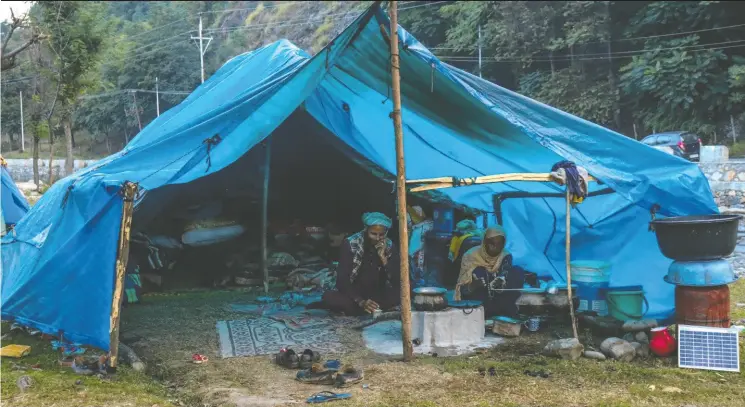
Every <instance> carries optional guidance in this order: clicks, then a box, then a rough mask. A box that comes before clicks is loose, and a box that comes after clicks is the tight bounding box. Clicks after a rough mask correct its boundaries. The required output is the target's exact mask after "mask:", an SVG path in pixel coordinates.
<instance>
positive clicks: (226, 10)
mask: <svg viewBox="0 0 745 407" xmlns="http://www.w3.org/2000/svg"><path fill="white" fill-rule="evenodd" d="M298 3H305V2H303V1H283V2H282V4H270V5H268V6H264V5H261V6H256V7H246V8H229V9H225V10H208V11H200V12H198V13H197V14H218V13H232V12H233V11H244V10H251V11H254V10H257V9H259V8H260V9H261V10H264V9H272V8H277V7H280V6H283V5H291V4H298Z"/></svg>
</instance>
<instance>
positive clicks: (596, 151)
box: [2, 4, 717, 348]
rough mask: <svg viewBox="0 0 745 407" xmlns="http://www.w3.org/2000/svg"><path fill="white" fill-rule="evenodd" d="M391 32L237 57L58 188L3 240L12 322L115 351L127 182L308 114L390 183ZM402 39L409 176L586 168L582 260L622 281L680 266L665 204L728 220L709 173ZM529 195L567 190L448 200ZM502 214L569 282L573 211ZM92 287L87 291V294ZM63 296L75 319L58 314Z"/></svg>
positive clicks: (529, 262) (236, 146) (474, 202)
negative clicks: (673, 260) (666, 252)
mask: <svg viewBox="0 0 745 407" xmlns="http://www.w3.org/2000/svg"><path fill="white" fill-rule="evenodd" d="M389 25H390V24H389V21H388V19H387V16H386V15H385V14H384V13H383V12H382V10H381V9H380V8H379V6H378V5H377V4H376V5H373V6H372V7H371V8H369V9H368V10H367V11H366V12H364V13H363V14H362V15H361V16H360V17H359V18H357V19H356V20H355V21H354V22H353V23H352V24H350V26H349V27H347V28H346V29H345V30H344V31H343V32H342V33H341V34H340V35H339V36H338V37H336V38H335V39H334V40H333V41H332V42H331V43H330V44H329V45H328V46H326V47H325V48H324V49H323V50H322V51H321V52H319V53H318V54H317V55H315V56H313V57H310V56H309V55H307V54H306V53H305V52H303V51H302V50H300V49H298V48H297V47H296V46H294V45H293V44H291V43H290V42H288V41H285V40H283V41H278V42H275V43H273V44H269V45H267V46H265V47H262V48H260V49H258V50H255V51H253V52H249V53H245V54H242V55H238V56H236V57H234V58H233V59H231V60H230V61H228V62H227V63H225V65H224V66H223V67H222V68H220V69H219V70H218V71H217V72H216V73H215V74H214V75H213V76H212V77H211V78H209V80H207V81H206V82H205V83H203V84H202V85H201V86H199V87H198V88H197V89H196V90H195V91H194V92H193V93H192V94H191V95H190V96H189V97H187V98H186V99H185V100H184V101H183V102H182V103H181V104H180V105H178V106H176V107H174V108H172V109H170V110H169V111H167V112H165V113H164V114H162V115H161V116H160V117H158V118H157V119H156V120H154V121H153V122H152V123H150V124H149V125H148V126H147V127H146V128H145V129H143V130H142V132H141V133H140V134H139V135H137V137H135V138H134V139H133V140H132V141H131V142H130V143H129V144H128V145H127V146H126V147H125V148H124V149H123V150H122V151H120V152H118V153H116V154H114V155H112V156H110V157H107V158H105V159H103V160H101V161H99V162H98V163H97V164H95V165H93V166H91V167H89V168H87V169H86V170H84V171H81V172H78V173H76V174H73V175H72V176H70V177H67V178H65V179H63V180H60V181H59V182H57V183H56V184H55V185H53V186H52V188H50V189H49V191H47V193H46V194H45V195H44V196H43V197H42V199H41V200H40V201H39V203H37V205H36V206H34V208H32V210H31V211H30V212H29V213H28V214H27V216H26V217H24V218H23V219H22V220H21V222H20V223H19V224H18V226H17V227H16V230H15V232H14V234H13V235H12V236H11V235H9V236H6V238H5V239H4V240H3V248H2V250H3V253H2V254H3V259H2V261H3V269H4V270H6V271H7V270H10V272H5V273H4V274H3V276H2V291H3V298H2V310H3V311H2V312H3V316H4V317H5V316H7V317H12V318H16V319H18V320H19V321H22V322H25V323H27V324H29V325H33V326H36V327H38V328H40V329H42V330H45V331H50V332H56V331H57V330H59V329H64V330H65V331H66V336H67V337H68V338H70V339H72V340H78V341H80V342H85V343H90V344H93V345H97V346H100V347H102V348H107V347H108V324H109V319H108V318H109V317H108V314H109V312H108V311H109V310H110V309H111V293H112V291H113V268H114V264H115V258H116V246H117V244H116V243H117V241H118V227H119V224H120V216H121V207H122V204H121V197H120V196H119V195H118V193H119V190H120V188H121V185H122V183H123V182H125V181H132V182H137V183H138V184H139V185H140V188H141V194H140V196H139V197H138V203H140V202H143V201H142V200H143V199H147V196H148V191H153V190H156V189H158V188H161V187H164V186H167V185H178V184H185V183H189V182H191V181H194V180H196V179H199V178H202V177H205V176H207V175H210V174H214V173H217V172H219V171H220V170H222V169H224V168H226V167H228V166H229V165H231V164H232V163H234V162H236V161H237V160H238V159H239V158H241V157H243V156H244V155H245V154H246V153H247V152H248V151H249V150H250V149H251V148H252V147H253V146H255V145H256V144H257V143H259V142H260V141H262V140H263V139H264V138H266V137H267V136H269V135H270V134H271V133H272V132H273V131H274V130H275V129H276V128H277V127H278V126H279V125H280V124H281V123H282V122H283V121H284V120H285V119H287V118H288V117H289V116H290V114H291V113H292V112H293V111H295V110H296V109H298V108H303V109H305V110H306V111H307V112H308V113H309V114H310V115H311V116H312V117H313V118H315V120H317V121H318V122H319V123H320V124H321V125H323V126H324V127H326V128H327V129H328V130H329V131H330V132H331V133H333V134H334V135H335V136H336V137H337V138H338V140H339V141H340V142H341V143H340V145H341V148H343V149H345V150H346V152H348V153H349V155H350V156H351V157H353V158H356V159H357V160H359V161H360V162H362V163H365V164H366V165H369V166H370V167H371V168H375V169H378V171H380V172H379V175H380V176H381V177H390V176H391V174H393V173H394V172H395V153H394V151H395V149H394V135H393V127H392V125H391V121H390V118H389V113H390V112H391V110H392V103H391V100H390V97H389V95H390V91H389V82H390V67H389V47H388V43H387V39H386V38H387V32H385V30H386V27H389ZM381 28H383V29H382V30H381ZM398 30H399V36H400V41H401V61H400V64H401V65H400V68H401V80H402V89H401V92H402V99H403V112H402V116H403V124H404V136H405V155H406V159H407V160H406V171H407V178H409V179H414V178H429V177H439V176H457V177H475V176H480V175H491V174H499V173H510V172H547V171H548V170H550V168H551V166H552V165H553V164H554V163H556V162H558V161H560V160H563V159H567V160H571V161H574V162H575V163H577V164H578V165H581V166H584V167H585V168H587V169H588V171H589V172H590V173H591V174H592V175H594V176H595V177H597V178H598V179H600V180H602V182H603V183H604V184H606V185H607V186H609V187H611V188H612V189H613V190H614V191H615V192H616V193H615V194H612V195H610V196H604V197H597V198H591V199H588V202H587V203H585V204H583V205H582V207H581V209H580V210H578V211H579V213H580V215H581V216H579V217H573V224H572V225H573V228H572V234H573V241H572V244H573V245H572V247H573V249H574V251H573V254H576V255H577V256H581V257H577V258H596V259H603V260H608V261H612V262H614V267H615V268H616V271H615V272H614V276H616V277H614V278H615V279H616V282H617V283H624V282H627V281H630V282H629V283H637V284H638V281H639V278H640V277H641V278H642V279H645V278H646V279H649V274H647V275H645V274H643V271H642V274H640V271H639V270H645V267H655V270H658V269H661V270H664V271H666V267H667V264H669V261H668V260H666V259H664V257H662V256H661V254H660V253H659V250H658V249H657V247H656V243H655V242H654V235H653V234H652V233H649V232H648V231H647V230H646V227H645V225H646V220H645V218H646V216H648V211H649V208H650V207H651V206H652V205H654V204H659V205H660V206H661V210H660V212H659V213H661V214H663V215H686V214H702V213H713V212H716V210H717V209H716V206H715V204H714V202H713V198H712V195H711V191H710V189H709V186H708V183H707V181H706V179H705V177H704V176H703V174H702V173H701V171H700V170H699V169H698V167H697V166H696V165H695V164H692V163H689V162H687V161H684V160H682V159H679V158H677V157H673V156H670V155H667V154H665V153H663V152H660V151H657V150H655V149H653V148H650V147H648V146H645V145H643V144H641V143H638V142H636V141H634V140H631V139H629V138H627V137H624V136H623V135H621V134H618V133H616V132H613V131H611V130H608V129H605V128H603V127H601V126H598V125H596V124H593V123H590V122H588V121H586V120H583V119H580V118H578V117H575V116H572V115H570V114H567V113H564V112H561V111H559V110H557V109H555V108H552V107H550V106H546V105H544V104H541V103H539V102H536V101H534V100H531V99H529V98H526V97H524V96H521V95H519V94H517V93H514V92H511V91H509V90H506V89H504V88H501V87H499V86H497V85H495V84H492V83H490V82H488V81H485V80H482V79H480V78H478V77H475V76H473V75H471V74H469V73H467V72H464V71H462V70H459V69H457V68H454V67H452V66H450V65H448V64H446V63H443V62H441V61H439V60H438V59H437V58H436V57H435V56H434V55H433V54H432V53H430V52H429V51H428V50H427V49H426V48H425V47H423V46H422V45H421V44H420V43H419V42H418V41H417V40H416V39H415V38H414V37H412V36H411V35H409V34H408V33H407V32H406V31H404V30H403V29H402V28H400V27H399V29H398ZM515 190H518V191H528V192H556V191H558V189H557V187H556V186H554V185H550V184H540V183H527V182H513V183H505V184H493V185H482V186H472V187H464V188H452V189H448V190H444V191H443V192H444V194H446V195H447V197H448V198H449V199H451V200H452V201H454V202H456V203H459V204H462V205H466V206H468V207H471V208H474V209H479V210H484V211H490V210H492V194H494V193H498V192H506V191H515ZM60 208H61V209H62V210H60ZM504 210H505V216H506V220H505V226H506V228H507V230H508V233H509V234H510V239H509V240H508V245H509V247H510V250H511V251H512V252H513V254H514V257H515V259H517V262H518V264H520V263H521V262H522V264H520V265H522V266H524V267H526V268H527V269H528V270H532V271H536V272H539V273H541V274H553V275H554V277H555V278H558V279H561V278H563V277H562V275H561V273H559V272H558V270H561V269H563V266H561V267H557V265H556V264H555V263H557V262H562V264H563V244H562V245H559V244H558V243H560V241H559V240H556V239H555V238H554V236H561V234H560V233H559V231H560V230H561V225H562V222H557V218H561V217H562V216H563V203H558V204H557V203H555V202H553V203H552V202H551V201H550V200H545V199H544V200H530V199H528V200H523V201H520V202H517V201H516V202H513V203H509V204H507V205H505V208H504ZM559 246H561V250H559V248H560V247H559ZM90 253H96V256H95V258H93V257H92V256H91V255H90ZM537 253H543V254H544V256H536V254H537ZM73 259H74V260H73ZM102 271H105V272H102ZM657 277H660V278H659V280H660V281H661V275H660V276H657V275H655V278H657ZM69 281H75V282H76V283H75V284H74V285H73V286H72V287H67V286H69V285H70V284H69ZM660 281H656V280H655V281H654V282H650V283H649V286H648V288H650V289H654V291H655V292H654V293H652V294H650V303H652V305H653V313H659V314H669V312H670V310H671V306H672V300H671V298H672V297H671V295H672V291H671V290H670V288H669V287H664V286H662V284H663V283H661V282H660ZM645 284H647V283H645ZM60 286H64V287H65V288H64V289H59V287H60ZM645 287H647V286H645ZM80 290H85V291H86V292H87V294H88V295H86V296H85V297H86V298H84V299H81V298H80V296H77V297H76V298H73V297H75V293H77V292H79V291H80ZM40 297H41V298H44V299H45V301H41V302H40V301H38V298H40ZM55 301H56V302H55ZM63 301H64V302H63ZM50 303H54V304H60V303H65V304H66V310H60V309H59V307H52V308H54V309H48V308H45V304H50ZM90 310H95V312H93V311H90ZM81 312H82V314H81ZM83 314H85V315H83Z"/></svg>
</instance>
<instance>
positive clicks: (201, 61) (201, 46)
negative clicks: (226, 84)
mask: <svg viewBox="0 0 745 407" xmlns="http://www.w3.org/2000/svg"><path fill="white" fill-rule="evenodd" d="M191 39H192V40H199V64H200V65H201V67H202V83H204V53H205V52H207V48H209V46H210V43H211V42H212V37H204V36H202V14H201V13H200V14H199V37H191ZM203 40H207V45H204V42H203Z"/></svg>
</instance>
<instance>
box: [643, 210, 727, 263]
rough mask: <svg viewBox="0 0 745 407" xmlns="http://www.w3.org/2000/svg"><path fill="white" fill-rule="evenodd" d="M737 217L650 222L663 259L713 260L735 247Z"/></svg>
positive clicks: (698, 217) (679, 218)
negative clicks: (663, 256)
mask: <svg viewBox="0 0 745 407" xmlns="http://www.w3.org/2000/svg"><path fill="white" fill-rule="evenodd" d="M739 221H740V215H703V216H681V217H673V218H665V219H657V220H653V221H652V222H651V224H650V226H651V227H652V229H653V230H654V231H655V234H656V235H657V244H658V245H659V246H660V250H661V251H662V254H663V255H665V257H667V258H669V259H673V260H678V261H700V260H716V259H721V258H722V257H727V256H729V255H730V254H732V252H734V251H735V246H737V226H738V223H739Z"/></svg>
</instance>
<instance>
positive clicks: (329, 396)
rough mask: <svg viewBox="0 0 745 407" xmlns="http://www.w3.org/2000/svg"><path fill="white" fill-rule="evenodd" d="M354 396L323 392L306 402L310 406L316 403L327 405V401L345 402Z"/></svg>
mask: <svg viewBox="0 0 745 407" xmlns="http://www.w3.org/2000/svg"><path fill="white" fill-rule="evenodd" d="M351 397H352V395H351V394H349V393H334V392H332V391H322V392H318V393H316V394H314V395H312V396H310V397H308V399H307V400H306V401H307V402H308V403H309V404H314V403H325V402H327V401H334V400H345V399H348V398H351Z"/></svg>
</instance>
